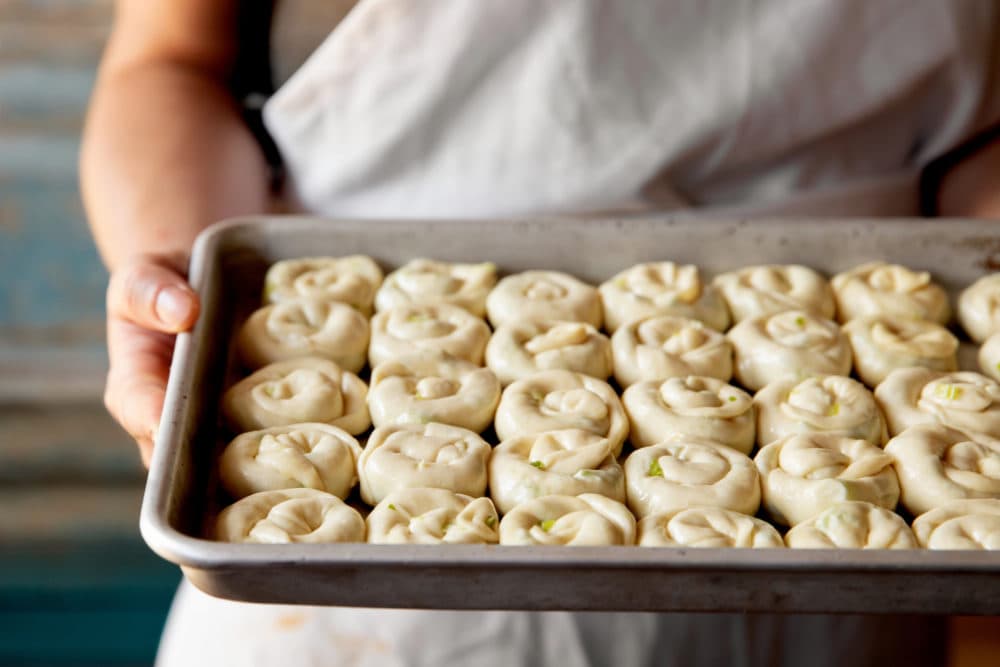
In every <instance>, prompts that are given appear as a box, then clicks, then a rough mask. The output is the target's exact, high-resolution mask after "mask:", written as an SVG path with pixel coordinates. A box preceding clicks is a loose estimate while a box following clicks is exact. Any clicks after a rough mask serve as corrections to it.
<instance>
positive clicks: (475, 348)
mask: <svg viewBox="0 0 1000 667" xmlns="http://www.w3.org/2000/svg"><path fill="white" fill-rule="evenodd" d="M371 332H372V333H371V345H370V346H369V348H368V362H369V363H370V364H371V366H372V368H374V367H376V366H378V365H379V364H381V363H383V362H385V361H391V360H392V359H395V358H397V357H403V356H407V355H410V354H413V353H415V352H445V353H447V354H450V355H451V356H453V357H458V358H459V359H465V360H466V361H468V362H471V363H473V364H476V365H477V366H481V365H482V364H483V353H484V352H485V350H486V343H487V342H488V341H489V339H490V328H489V326H487V324H486V322H484V321H483V320H482V319H480V318H478V317H476V316H475V315H470V314H469V312H468V311H467V310H464V309H462V308H459V307H458V306H451V305H448V304H443V303H437V304H433V303H432V304H403V305H400V306H395V307H394V308H390V309H389V310H383V311H382V312H380V313H377V314H376V315H375V317H373V318H372V321H371Z"/></svg>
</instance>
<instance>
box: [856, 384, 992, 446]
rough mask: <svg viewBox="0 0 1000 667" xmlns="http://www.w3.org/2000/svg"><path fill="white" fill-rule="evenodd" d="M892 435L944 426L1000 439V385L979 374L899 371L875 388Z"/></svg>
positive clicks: (876, 396)
mask: <svg viewBox="0 0 1000 667" xmlns="http://www.w3.org/2000/svg"><path fill="white" fill-rule="evenodd" d="M875 399H876V400H877V401H878V404H879V405H880V406H881V407H882V411H883V412H884V413H885V419H886V422H887V423H888V425H889V433H890V434H892V435H899V434H900V433H902V432H903V431H905V430H906V429H908V428H909V427H911V426H916V425H917V424H941V425H943V426H948V427H951V428H957V429H959V430H963V431H979V432H981V433H986V434H987V435H990V436H992V437H994V438H1000V384H997V383H996V382H995V381H993V380H991V379H990V378H988V377H986V376H985V375H980V374H979V373H969V372H962V373H939V372H937V371H932V370H928V369H926V368H899V369H897V370H894V371H893V372H892V373H890V374H889V377H887V378H886V379H885V380H883V381H882V384H880V385H879V386H878V387H876V388H875Z"/></svg>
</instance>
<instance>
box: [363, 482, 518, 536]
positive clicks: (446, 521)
mask: <svg viewBox="0 0 1000 667" xmlns="http://www.w3.org/2000/svg"><path fill="white" fill-rule="evenodd" d="M366 523H367V524H368V542H369V543H371V544H496V543H497V542H499V541H500V533H499V524H500V518H499V517H498V516H497V510H496V508H495V507H493V503H492V502H491V501H490V499H489V498H472V497H471V496H467V495H464V494H461V493H455V492H454V491H449V490H447V489H428V488H421V489H400V490H398V491H394V492H393V493H390V494H389V495H388V496H386V497H385V498H384V499H383V500H382V502H380V503H379V504H378V505H376V506H375V509H373V510H372V511H371V514H369V515H368V518H367V519H366Z"/></svg>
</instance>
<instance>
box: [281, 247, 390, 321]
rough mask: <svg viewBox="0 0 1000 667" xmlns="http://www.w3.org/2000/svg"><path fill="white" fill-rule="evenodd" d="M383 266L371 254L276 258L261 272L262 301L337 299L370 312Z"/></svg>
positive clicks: (362, 310) (364, 312)
mask: <svg viewBox="0 0 1000 667" xmlns="http://www.w3.org/2000/svg"><path fill="white" fill-rule="evenodd" d="M382 276H383V274H382V269H380V268H379V266H378V264H376V263H375V261H374V260H373V259H372V258H371V257H367V256H365V255H351V256H349V257H303V258H300V259H286V260H282V261H280V262H277V263H275V264H273V265H272V266H271V268H269V269H268V270H267V274H266V275H265V276H264V303H279V302H281V301H288V300H291V299H299V298H302V297H314V298H318V299H323V300H326V301H340V302H341V303H346V304H348V305H349V306H354V307H355V308H357V309H358V310H359V311H361V312H362V313H363V314H364V315H366V316H368V315H371V314H372V304H373V302H374V301H375V290H377V289H378V286H379V285H380V284H382Z"/></svg>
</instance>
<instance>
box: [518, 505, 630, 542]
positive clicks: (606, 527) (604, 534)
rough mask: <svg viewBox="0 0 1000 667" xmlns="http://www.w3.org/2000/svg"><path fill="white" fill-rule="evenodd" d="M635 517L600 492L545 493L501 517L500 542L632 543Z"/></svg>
mask: <svg viewBox="0 0 1000 667" xmlns="http://www.w3.org/2000/svg"><path fill="white" fill-rule="evenodd" d="M635 528H636V526H635V517H634V516H632V513H631V512H629V511H628V508H627V507H625V506H624V505H623V504H621V503H620V502H618V501H616V500H611V499H610V498H606V497H604V496H602V495H598V494H596V493H584V494H582V495H579V496H545V497H543V498H536V499H535V500H529V501H527V502H525V503H522V504H520V505H518V506H517V507H515V508H514V509H513V510H511V511H510V512H508V513H507V514H505V515H504V517H503V519H502V520H501V521H500V544H505V545H542V546H629V545H632V544H635Z"/></svg>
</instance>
